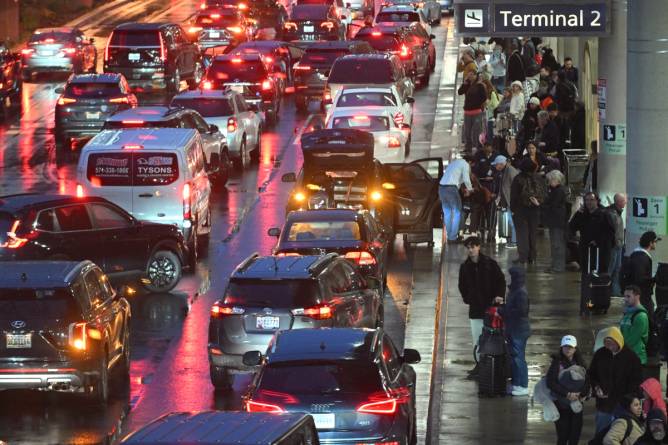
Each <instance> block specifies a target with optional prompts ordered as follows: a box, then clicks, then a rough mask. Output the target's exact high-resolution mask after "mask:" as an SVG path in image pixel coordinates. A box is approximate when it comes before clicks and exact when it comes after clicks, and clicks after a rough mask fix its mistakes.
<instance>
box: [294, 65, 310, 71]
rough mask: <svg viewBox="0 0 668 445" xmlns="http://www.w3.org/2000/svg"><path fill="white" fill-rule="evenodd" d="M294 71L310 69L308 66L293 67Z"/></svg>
mask: <svg viewBox="0 0 668 445" xmlns="http://www.w3.org/2000/svg"><path fill="white" fill-rule="evenodd" d="M294 69H295V70H296V71H309V70H310V69H311V67H310V66H308V65H295V66H294Z"/></svg>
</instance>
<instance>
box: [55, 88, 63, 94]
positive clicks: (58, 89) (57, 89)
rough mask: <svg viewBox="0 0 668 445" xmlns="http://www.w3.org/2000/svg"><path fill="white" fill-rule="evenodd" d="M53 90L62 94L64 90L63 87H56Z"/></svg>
mask: <svg viewBox="0 0 668 445" xmlns="http://www.w3.org/2000/svg"><path fill="white" fill-rule="evenodd" d="M53 92H54V93H56V94H63V93H64V92H65V88H63V87H58V88H56V89H55V90H53Z"/></svg>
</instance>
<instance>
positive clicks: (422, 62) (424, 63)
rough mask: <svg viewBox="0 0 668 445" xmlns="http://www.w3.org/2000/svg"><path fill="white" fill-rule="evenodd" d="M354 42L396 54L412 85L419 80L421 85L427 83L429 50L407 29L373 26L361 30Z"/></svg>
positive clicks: (429, 67)
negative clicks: (361, 41)
mask: <svg viewBox="0 0 668 445" xmlns="http://www.w3.org/2000/svg"><path fill="white" fill-rule="evenodd" d="M355 40H364V41H366V42H369V45H371V46H372V47H373V48H374V49H375V50H377V51H382V52H387V53H390V54H396V55H397V56H399V58H400V59H401V61H402V62H403V64H404V71H405V72H406V73H408V74H409V76H410V77H411V79H412V80H413V83H417V79H418V78H419V79H420V83H421V85H423V86H424V85H426V84H427V83H429V76H430V75H431V61H430V58H429V48H428V46H427V45H426V44H425V42H424V41H423V40H422V38H421V37H419V36H417V35H415V34H414V33H413V32H411V30H410V29H409V28H408V27H404V26H402V25H399V26H378V25H377V26H375V27H373V28H371V27H366V28H362V29H360V30H359V31H358V33H357V34H356V35H355Z"/></svg>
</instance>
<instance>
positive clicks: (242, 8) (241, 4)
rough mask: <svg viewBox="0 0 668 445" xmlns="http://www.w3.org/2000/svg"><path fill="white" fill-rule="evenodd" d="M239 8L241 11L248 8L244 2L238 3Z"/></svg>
mask: <svg viewBox="0 0 668 445" xmlns="http://www.w3.org/2000/svg"><path fill="white" fill-rule="evenodd" d="M239 9H240V10H241V11H245V10H246V9H248V5H246V3H239Z"/></svg>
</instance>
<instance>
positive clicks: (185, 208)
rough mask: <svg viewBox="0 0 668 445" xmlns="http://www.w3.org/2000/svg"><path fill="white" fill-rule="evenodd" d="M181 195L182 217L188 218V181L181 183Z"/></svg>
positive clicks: (189, 214)
mask: <svg viewBox="0 0 668 445" xmlns="http://www.w3.org/2000/svg"><path fill="white" fill-rule="evenodd" d="M181 195H182V197H183V219H184V220H190V217H191V216H192V215H191V209H190V183H189V182H186V183H185V184H183V190H182V191H181Z"/></svg>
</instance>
